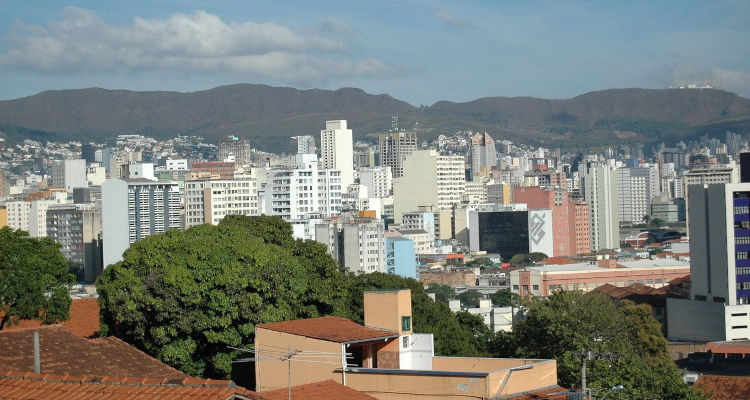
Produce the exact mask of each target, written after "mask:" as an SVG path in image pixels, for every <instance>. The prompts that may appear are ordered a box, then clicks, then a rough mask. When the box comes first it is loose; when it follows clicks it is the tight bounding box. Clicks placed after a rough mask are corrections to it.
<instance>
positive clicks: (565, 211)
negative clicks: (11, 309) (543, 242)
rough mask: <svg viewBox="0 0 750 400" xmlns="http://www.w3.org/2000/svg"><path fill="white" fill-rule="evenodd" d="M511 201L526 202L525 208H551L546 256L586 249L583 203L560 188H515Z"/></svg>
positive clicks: (586, 213)
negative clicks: (550, 245) (551, 245)
mask: <svg viewBox="0 0 750 400" xmlns="http://www.w3.org/2000/svg"><path fill="white" fill-rule="evenodd" d="M513 202H514V203H526V206H527V207H528V209H529V210H540V209H545V210H552V231H553V233H552V237H553V238H554V252H553V254H548V256H553V257H557V256H574V255H577V254H583V253H588V252H589V217H588V206H586V205H585V203H583V204H581V203H576V202H574V201H572V200H571V199H570V198H569V197H568V192H566V191H564V190H561V189H546V188H541V187H539V186H526V187H517V188H515V189H514V191H513ZM584 211H585V212H584Z"/></svg>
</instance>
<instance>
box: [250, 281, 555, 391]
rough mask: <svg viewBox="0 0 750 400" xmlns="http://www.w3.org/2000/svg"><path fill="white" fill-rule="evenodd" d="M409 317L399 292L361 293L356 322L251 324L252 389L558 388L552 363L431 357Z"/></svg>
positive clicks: (404, 294) (406, 298)
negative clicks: (326, 385) (326, 384)
mask: <svg viewBox="0 0 750 400" xmlns="http://www.w3.org/2000/svg"><path fill="white" fill-rule="evenodd" d="M412 321H413V320H412V314H411V291H410V290H408V289H406V290H385V291H374V292H366V293H365V295H364V322H365V324H364V326H362V325H359V324H357V323H355V322H353V321H350V320H347V319H343V318H338V317H322V318H311V319H302V320H296V321H285V322H276V323H269V324H260V325H257V326H256V331H255V352H256V358H257V361H256V366H255V371H256V372H255V378H256V385H257V386H256V390H257V391H258V392H259V393H260V395H261V396H263V395H264V392H267V391H271V393H277V392H278V391H279V390H280V389H282V388H288V387H289V386H292V387H294V386H296V385H305V384H311V383H314V382H323V381H329V380H332V381H333V382H335V383H338V384H341V385H344V386H346V387H349V388H352V389H354V390H357V391H359V392H363V393H365V394H368V395H370V396H373V397H375V398H378V399H383V400H385V399H388V400H399V399H413V398H420V399H459V398H460V399H488V398H506V397H511V396H514V395H520V394H525V393H536V392H543V391H548V390H549V389H550V388H557V389H558V391H564V390H563V389H561V388H559V387H557V363H556V361H555V360H528V359H508V358H505V359H496V358H468V357H437V356H435V355H434V348H433V342H432V335H431V334H416V333H414V331H413V329H414V327H413V324H412ZM290 364H291V366H290ZM290 368H291V369H290Z"/></svg>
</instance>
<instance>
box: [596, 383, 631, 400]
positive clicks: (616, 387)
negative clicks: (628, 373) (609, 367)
mask: <svg viewBox="0 0 750 400" xmlns="http://www.w3.org/2000/svg"><path fill="white" fill-rule="evenodd" d="M622 389H625V386H622V385H615V386H612V389H609V390H608V391H607V393H604V396H602V398H601V399H600V400H604V399H606V398H607V396H608V395H609V394H610V393H612V392H615V391H618V390H622Z"/></svg>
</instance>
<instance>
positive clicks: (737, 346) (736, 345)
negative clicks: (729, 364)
mask: <svg viewBox="0 0 750 400" xmlns="http://www.w3.org/2000/svg"><path fill="white" fill-rule="evenodd" d="M706 349H707V350H708V351H710V352H712V353H714V354H716V353H723V354H750V341H737V342H708V343H706Z"/></svg>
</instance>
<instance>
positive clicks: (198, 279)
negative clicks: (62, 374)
mask: <svg viewBox="0 0 750 400" xmlns="http://www.w3.org/2000/svg"><path fill="white" fill-rule="evenodd" d="M226 220H227V222H226V223H222V224H220V225H218V226H212V225H200V226H196V227H193V228H191V229H188V230H186V231H183V232H180V231H169V232H167V233H165V234H161V235H155V236H150V237H148V238H146V239H144V240H141V241H139V242H137V243H134V244H133V245H132V246H131V247H130V248H129V249H128V250H127V251H126V252H125V254H124V259H123V261H121V262H119V263H117V264H115V265H112V266H110V267H108V268H107V269H106V270H105V271H104V273H103V274H102V276H101V277H100V278H99V281H98V282H97V290H98V293H99V304H100V306H101V308H102V312H101V333H102V334H103V335H114V336H117V337H119V338H121V339H123V340H125V341H126V342H128V343H130V344H132V345H135V346H136V347H138V348H140V349H142V350H144V351H145V352H147V353H149V354H151V355H153V356H155V357H156V358H158V359H159V360H161V361H163V362H165V363H167V364H169V365H171V366H174V367H176V368H178V369H180V370H182V371H183V372H185V373H187V374H190V375H198V376H204V377H211V378H227V377H229V375H230V373H231V370H232V364H231V361H232V359H233V358H234V357H235V356H236V355H237V354H236V352H235V351H231V350H229V349H228V348H227V346H234V347H248V346H252V344H253V341H254V331H255V325H256V324H260V323H266V322H275V321H282V320H290V319H298V318H308V317H318V316H322V315H330V314H338V315H342V314H344V313H345V311H346V310H345V308H344V303H343V299H344V296H345V294H346V292H347V285H348V280H347V279H346V275H345V274H344V272H343V270H342V269H341V267H339V266H338V265H337V264H336V263H335V262H334V261H333V260H332V259H331V258H330V257H329V256H328V255H327V254H326V249H325V247H324V246H323V245H321V244H319V243H316V242H302V241H294V240H293V239H292V238H291V229H290V228H288V224H286V223H284V222H283V221H282V220H281V219H280V218H271V217H261V218H251V217H231V218H229V217H228V218H227V219H226ZM280 244H283V246H281V245H280Z"/></svg>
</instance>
